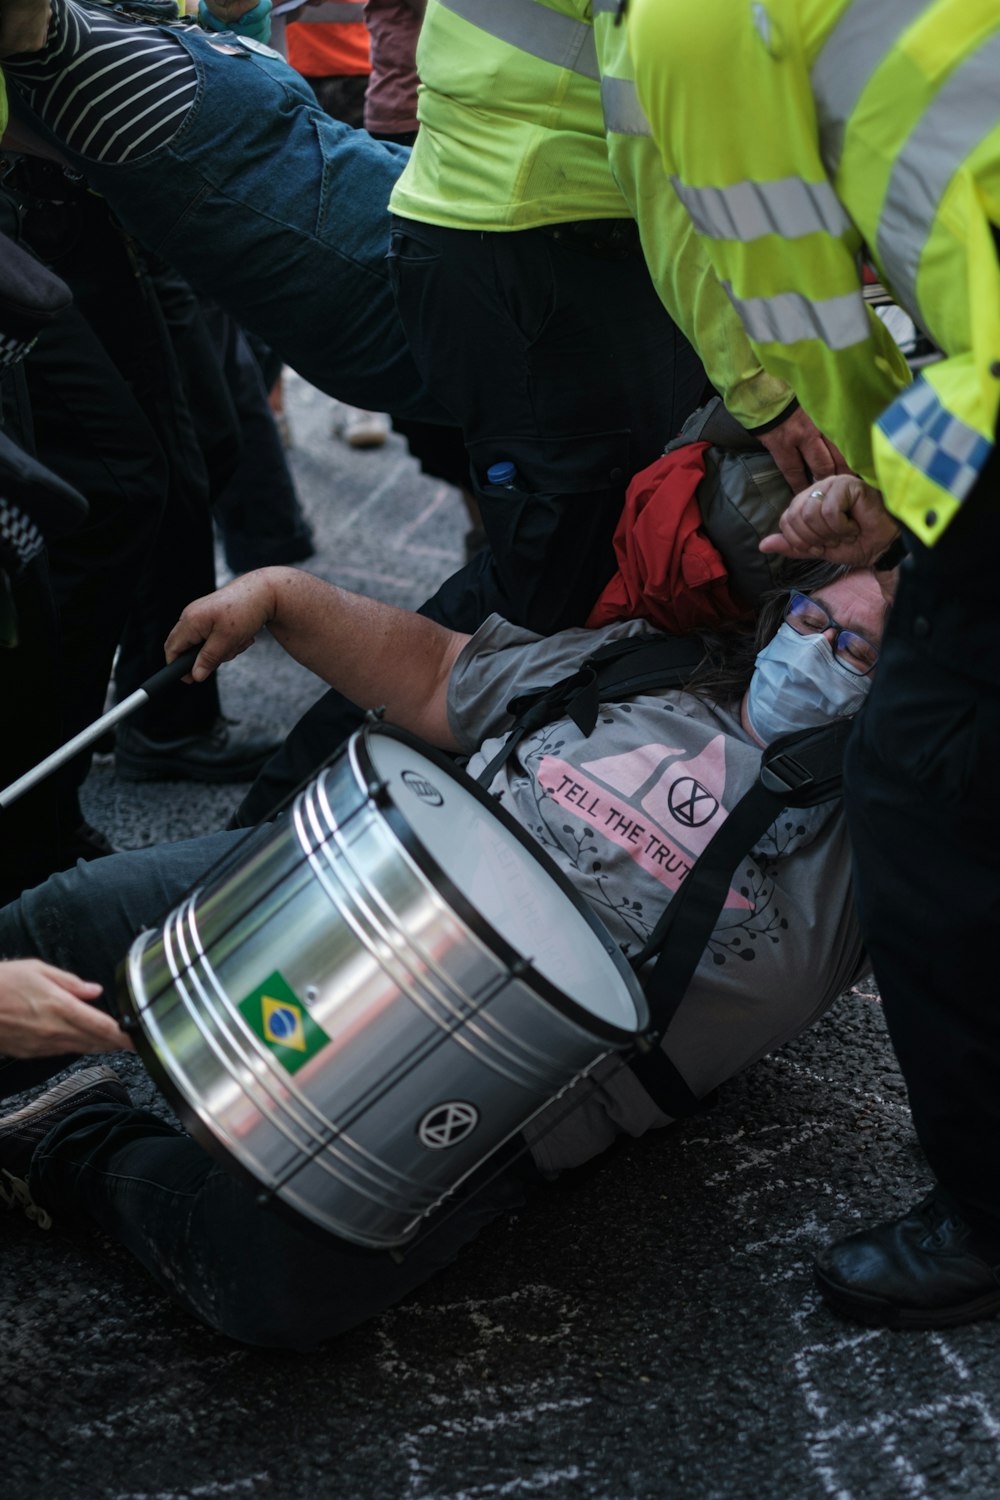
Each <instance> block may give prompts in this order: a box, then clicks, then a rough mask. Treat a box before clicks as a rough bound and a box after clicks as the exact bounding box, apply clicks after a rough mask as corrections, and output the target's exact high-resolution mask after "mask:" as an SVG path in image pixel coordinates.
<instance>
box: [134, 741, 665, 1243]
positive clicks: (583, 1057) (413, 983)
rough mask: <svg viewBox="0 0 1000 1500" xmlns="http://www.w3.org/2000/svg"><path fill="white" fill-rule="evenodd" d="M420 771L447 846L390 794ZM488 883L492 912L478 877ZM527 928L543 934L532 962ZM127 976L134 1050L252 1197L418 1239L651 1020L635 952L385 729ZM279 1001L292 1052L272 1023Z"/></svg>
mask: <svg viewBox="0 0 1000 1500" xmlns="http://www.w3.org/2000/svg"><path fill="white" fill-rule="evenodd" d="M387 766H388V774H385V773H386V770H387ZM401 766H402V767H403V769H402V770H400V767H401ZM407 778H412V784H413V785H414V786H416V787H417V789H418V792H420V795H421V797H422V799H424V800H425V801H429V802H430V803H431V806H432V814H431V815H430V816H431V817H432V818H433V817H436V816H437V808H436V807H435V806H434V803H433V797H439V798H440V811H441V821H440V823H439V824H435V823H434V822H433V821H431V822H428V823H427V824H426V829H427V830H429V836H430V842H431V843H432V844H436V845H438V846H439V847H436V848H428V840H427V839H426V838H424V837H421V836H417V835H415V834H414V830H413V816H414V812H416V814H417V821H418V822H422V820H423V817H424V815H423V812H422V810H421V809H420V808H418V807H417V805H416V803H413V802H412V801H411V802H410V804H409V806H410V812H409V813H408V812H406V811H404V810H401V804H406V803H407V799H408V798H409V797H410V791H409V789H408V788H409V783H407V782H406V779H407ZM404 783H405V784H404ZM428 787H429V788H430V792H427V791H426V788H428ZM421 788H423V789H425V790H421ZM442 789H443V790H442ZM439 828H440V830H442V831H441V832H440V833H439V832H438V831H437V830H438V829H439ZM456 829H458V830H460V832H459V833H458V834H456V833H455V830H456ZM470 829H471V833H470ZM461 830H464V832H462V831H461ZM455 840H457V842H454V841H455ZM473 843H482V845H483V847H482V850H478V849H476V850H472V852H471V853H470V852H469V846H470V844H473ZM451 844H453V852H454V854H455V858H456V862H457V863H458V864H460V865H461V866H462V867H463V868H462V871H461V874H460V876H459V877H458V878H453V875H452V874H451V873H449V870H448V868H447V866H448V864H449V863H450V862H451V860H450V857H449V855H450V852H451V850H450V845H451ZM480 855H482V858H481V857H480ZM442 856H443V859H442ZM484 861H485V863H484ZM508 866H509V867H510V871H511V873H510V877H509V879H508V877H507V875H506V873H505V870H506V868H507V867H508ZM484 871H485V874H484ZM470 872H471V873H470ZM484 880H485V881H486V887H487V888H488V887H489V886H490V884H491V882H495V884H496V886H497V889H498V890H499V895H498V896H497V898H496V899H497V904H498V906H499V907H502V908H503V910H502V912H501V919H500V921H499V924H498V925H496V924H495V923H494V921H493V920H491V914H490V912H489V911H486V912H484V911H483V910H482V909H481V907H480V906H476V905H474V904H473V903H472V902H471V901H470V899H469V896H468V894H467V889H466V888H467V887H468V886H470V885H475V886H477V887H478V888H479V889H480V893H482V891H483V889H484V886H483V881H484ZM501 887H502V889H500V888H501ZM486 895H487V901H488V902H489V900H490V899H492V898H491V897H490V896H489V890H488V889H487V890H486ZM536 905H538V906H539V907H540V911H539V912H538V913H536V912H535V910H534V907H535V906H536ZM512 913H513V915H511V914H512ZM553 914H555V918H554V916H553ZM564 927H565V929H566V931H565V932H563V931H562V929H563V928H564ZM511 928H513V929H514V932H515V936H523V937H525V939H526V941H525V942H524V943H522V944H520V945H518V944H517V943H516V942H515V943H512V942H511V940H510V937H509V932H510V929H511ZM505 929H506V930H505ZM527 940H530V947H531V949H532V951H529V952H525V951H523V948H524V947H526V946H528V945H529V944H528V941H527ZM537 946H540V947H541V948H543V949H551V950H552V951H547V952H546V957H545V963H544V965H543V966H542V967H541V968H539V967H538V966H537V965H536V962H535V957H536V955H535V952H534V950H535V948H536V947H537ZM564 966H565V967H566V968H568V969H571V970H573V972H574V973H575V975H576V977H577V983H578V984H580V985H583V986H584V987H586V986H587V985H589V984H591V983H593V982H594V981H593V979H592V978H591V977H590V976H593V975H594V972H595V969H596V971H597V976H598V983H599V985H600V986H601V987H603V985H604V984H605V983H606V984H607V985H608V986H609V987H614V986H617V990H616V992H615V994H614V997H613V1000H612V1001H610V1002H609V1007H608V1009H607V1010H604V1004H603V1000H599V1001H598V1002H597V1010H598V1011H604V1013H603V1014H601V1013H595V1010H594V1009H590V1008H588V1007H587V1006H586V1005H581V1004H580V1003H578V1001H577V1000H575V999H574V998H573V997H572V995H571V994H569V993H566V992H564V991H563V990H562V988H561V986H560V985H559V984H557V983H556V982H554V979H553V977H552V976H553V974H557V973H559V971H560V970H561V969H562V968H563V967H564ZM602 966H603V970H604V971H606V972H602ZM585 973H586V975H587V976H588V977H586V978H585V977H584V975H585ZM121 980H122V984H121V988H122V990H123V1000H124V1005H125V1008H126V1009H130V1010H131V1011H132V1012H133V1013H134V1015H135V1016H136V1017H137V1019H138V1021H139V1027H140V1029H139V1033H138V1037H137V1041H138V1045H139V1049H140V1051H141V1053H142V1054H143V1056H144V1058H145V1059H146V1061H147V1063H148V1064H149V1066H150V1068H151V1071H152V1072H153V1073H154V1076H156V1077H157V1079H158V1081H159V1082H160V1083H161V1086H162V1087H163V1088H164V1090H165V1092H166V1093H167V1095H168V1097H169V1098H170V1099H171V1100H172V1101H173V1102H174V1103H175V1105H176V1106H177V1108H178V1111H179V1113H180V1115H181V1118H182V1119H183V1120H184V1123H185V1124H186V1125H187V1126H188V1128H189V1129H190V1130H191V1131H192V1134H194V1135H195V1137H196V1138H197V1139H198V1140H199V1141H200V1142H201V1143H202V1144H203V1145H205V1146H206V1147H207V1148H208V1149H210V1150H211V1151H213V1152H214V1153H215V1154H217V1155H219V1156H220V1157H221V1158H222V1159H223V1160H224V1161H226V1162H228V1163H229V1164H230V1165H234V1166H236V1167H238V1168H239V1169H242V1171H243V1172H245V1173H247V1174H249V1176H250V1177H251V1178H252V1180H253V1182H254V1183H255V1184H256V1185H257V1186H258V1189H259V1191H260V1192H261V1195H262V1198H263V1199H272V1198H273V1199H277V1200H278V1201H280V1202H281V1203H282V1204H284V1205H286V1206H287V1207H289V1208H291V1209H293V1210H295V1211H297V1212H298V1213H300V1214H302V1215H304V1216H305V1217H306V1218H307V1219H308V1220H310V1221H311V1222H313V1223H314V1224H317V1225H319V1226H321V1227H322V1228H324V1229H327V1230H329V1231H331V1232H333V1233H335V1234H337V1235H340V1236H342V1237H344V1238H345V1239H348V1240H351V1241H353V1242H354V1243H356V1244H359V1245H363V1246H369V1247H393V1246H398V1245H402V1244H404V1243H406V1241H407V1240H409V1239H410V1238H412V1236H413V1235H414V1234H415V1233H416V1231H417V1230H418V1229H419V1227H420V1223H421V1220H422V1219H423V1218H424V1217H425V1216H426V1215H427V1214H428V1213H429V1212H430V1211H431V1210H432V1209H433V1208H435V1207H436V1206H437V1205H438V1204H439V1203H441V1201H442V1199H444V1198H445V1197H447V1195H448V1194H449V1193H450V1192H452V1191H453V1190H454V1189H455V1187H457V1186H458V1184H459V1183H460V1182H462V1181H463V1180H464V1179H465V1178H466V1177H467V1176H468V1175H469V1174H470V1173H471V1172H473V1171H474V1170H475V1169H476V1168H477V1167H478V1166H479V1165H480V1164H481V1163H482V1162H483V1161H484V1160H485V1159H486V1158H487V1157H488V1156H490V1155H491V1154H492V1153H493V1152H494V1151H495V1150H497V1149H498V1148H499V1147H500V1146H501V1145H502V1144H503V1143H504V1142H505V1141H507V1140H508V1139H509V1138H510V1137H511V1136H512V1135H514V1134H515V1133H516V1132H517V1131H518V1130H519V1129H520V1128H521V1127H522V1126H523V1125H525V1124H526V1123H527V1121H528V1120H529V1119H530V1118H531V1117H532V1116H533V1115H534V1114H536V1113H537V1111H538V1110H540V1109H542V1108H544V1107H545V1106H546V1105H547V1104H548V1103H550V1102H551V1100H552V1099H553V1098H554V1097H555V1096H557V1095H558V1094H559V1093H561V1092H562V1091H563V1090H564V1089H566V1088H567V1087H568V1086H569V1085H570V1084H571V1083H573V1082H574V1081H575V1079H577V1078H578V1077H579V1076H580V1075H581V1074H584V1073H586V1072H587V1071H588V1070H589V1069H590V1068H591V1067H592V1066H593V1065H594V1064H595V1063H596V1062H597V1061H598V1060H599V1059H600V1058H601V1057H603V1056H605V1055H606V1054H607V1053H608V1052H609V1051H610V1050H613V1049H616V1048H623V1047H625V1046H627V1045H629V1044H630V1043H633V1042H634V1041H635V1040H636V1037H637V1035H638V1034H639V1033H640V1032H642V1031H643V1030H644V1029H645V1028H646V1026H647V1025H648V1017H647V1012H646V1007H645V1001H644V998H643V996H642V992H641V989H640V987H639V985H638V982H637V980H636V979H635V977H634V975H633V974H632V971H631V970H630V968H629V967H628V964H627V963H626V961H625V960H624V958H622V956H621V954H620V953H619V951H618V949H617V947H616V946H615V944H614V941H613V939H612V938H611V937H610V935H609V934H608V933H607V932H606V930H605V929H604V927H603V925H602V924H601V923H600V921H599V919H598V918H597V917H596V916H595V915H594V914H593V913H592V912H591V910H590V908H589V907H587V906H586V905H585V903H584V902H583V901H582V900H581V899H580V898H579V897H578V896H577V895H576V893H575V892H573V890H572V888H571V887H570V886H569V884H568V882H566V880H565V878H564V877H563V876H562V875H561V874H560V872H558V871H557V870H556V869H555V867H554V866H552V865H550V864H549V862H548V861H547V860H546V859H545V858H544V857H543V856H541V854H540V851H539V850H538V849H537V847H536V846H535V845H534V844H533V843H532V842H531V841H530V840H528V839H527V838H526V836H525V835H524V834H523V832H522V831H521V829H520V828H519V827H518V826H517V825H516V824H515V823H514V822H513V820H512V819H510V818H509V817H508V816H507V815H506V814H505V813H502V812H501V810H500V809H498V808H497V806H496V804H495V803H493V802H492V801H491V800H490V799H487V798H486V797H485V795H484V794H483V793H482V792H481V790H480V789H479V788H478V787H476V786H475V784H474V783H473V782H471V781H470V780H469V779H468V778H467V777H464V776H463V775H462V774H461V773H459V772H457V771H456V770H455V768H454V767H453V766H452V765H451V764H450V762H447V761H446V760H445V759H444V758H443V757H439V756H437V755H436V754H435V753H434V752H431V751H429V750H428V749H427V747H425V746H422V745H418V744H417V742H416V741H413V740H411V739H409V738H408V737H407V736H405V735H403V734H402V733H400V732H397V731H392V730H386V729H382V728H380V727H379V728H376V727H369V728H366V729H364V730H360V731H358V733H357V734H355V735H354V736H353V737H352V739H351V741H350V743H349V745H348V747H347V749H346V750H345V751H344V753H343V754H342V755H341V756H340V757H339V759H338V760H337V761H336V762H335V763H334V764H333V765H332V766H330V767H329V768H328V769H327V770H325V771H323V772H322V773H321V774H320V775H319V776H318V777H317V779H316V780H315V781H314V782H313V783H312V784H311V785H310V786H309V787H307V788H306V789H305V790H304V791H303V792H301V793H300V794H299V796H298V797H297V799H296V801H295V803H294V805H293V807H292V809H291V812H290V815H289V816H287V817H286V818H285V819H283V820H282V821H281V822H279V823H276V824H275V825H274V827H273V829H272V830H271V831H270V832H269V833H268V832H263V833H262V832H260V831H258V833H257V835H256V836H255V838H254V840H253V841H252V847H251V848H250V849H249V850H248V851H247V852H245V853H243V854H240V853H239V852H237V855H236V857H235V858H234V859H233V860H230V861H228V862H227V863H226V865H225V866H224V867H222V868H221V869H220V870H217V871H215V872H210V875H209V878H208V879H207V880H206V883H205V884H204V885H202V886H201V887H199V888H198V889H196V890H195V891H193V892H192V893H191V894H190V895H189V896H188V897H187V899H186V900H185V901H183V902H182V903H181V904H180V905H179V906H178V907H177V908H176V909H175V910H174V911H173V912H171V914H170V915H169V917H168V918H167V919H166V921H165V922H164V923H163V924H162V926H161V927H159V928H158V929H153V930H150V931H146V932H143V933H141V934H140V935H139V937H137V938H136V940H135V942H134V943H133V945H132V947H131V949H130V951H129V953H128V955H127V957H126V960H125V962H124V964H123V967H122V974H121ZM282 986H284V988H282ZM272 992H273V994H272ZM594 993H595V995H597V994H598V993H599V991H598V990H597V989H595V990H594ZM287 995H290V996H291V997H292V999H290V1000H288V999H286V998H284V997H286V996H287ZM275 996H276V997H277V998H276V999H275V998H274V997H275ZM247 997H251V999H250V1001H248V1000H247ZM258 1000H259V1004H260V1006H261V1007H263V1006H266V1005H267V1006H270V1007H271V1009H270V1011H269V1012H268V1016H269V1017H270V1020H266V1019H265V1020H264V1021H260V1020H258V1019H257V1010H256V1007H257V1005H258ZM263 1014H264V1012H263V1010H262V1011H261V1015H263ZM248 1015H249V1016H252V1018H253V1019H252V1020H248V1019H247V1017H248ZM276 1017H277V1019H280V1020H281V1023H282V1026H284V1027H287V1026H289V1025H292V1026H293V1031H292V1032H290V1033H288V1034H289V1035H291V1036H292V1037H293V1041H294V1043H295V1045H300V1047H301V1051H300V1052H299V1053H293V1052H292V1050H291V1048H290V1047H285V1046H284V1045H283V1044H281V1045H279V1044H277V1043H276V1042H275V1041H274V1038H273V1037H272V1036H271V1035H270V1033H269V1032H268V1026H270V1025H272V1024H274V1025H276V1024H277V1020H276V1019H275V1018H276ZM290 1017H291V1021H290V1020H289V1018H290ZM262 1027H263V1033H262ZM294 1028H297V1030H296V1029H294ZM317 1028H318V1032H317V1031H316V1029H317ZM314 1033H315V1034H316V1035H318V1036H319V1037H321V1038H322V1041H321V1042H319V1043H317V1044H316V1050H314V1051H312V1050H309V1049H311V1048H312V1047H313V1045H314Z"/></svg>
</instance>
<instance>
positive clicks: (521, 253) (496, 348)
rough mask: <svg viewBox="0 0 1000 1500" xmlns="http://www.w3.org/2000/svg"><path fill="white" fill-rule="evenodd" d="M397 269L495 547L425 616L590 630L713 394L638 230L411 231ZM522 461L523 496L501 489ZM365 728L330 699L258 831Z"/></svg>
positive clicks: (283, 765)
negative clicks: (639, 483) (663, 462)
mask: <svg viewBox="0 0 1000 1500" xmlns="http://www.w3.org/2000/svg"><path fill="white" fill-rule="evenodd" d="M389 271H390V276H391V279H392V282H393V290H394V292H395V294H396V302H397V306H398V308H399V311H400V315H401V317H402V320H403V325H404V327H405V329H406V335H407V339H408V341H409V344H410V350H411V352H412V354H413V358H414V362H415V363H416V365H417V368H418V370H419V371H420V375H421V377H422V379H423V381H424V384H425V386H426V388H427V390H428V391H429V392H430V394H431V395H432V396H433V397H434V398H435V400H436V401H438V402H439V403H440V404H441V405H442V406H443V407H445V409H446V410H447V411H448V412H449V413H450V414H451V416H452V417H453V419H454V421H455V423H456V424H457V425H458V426H459V427H460V428H461V429H462V432H463V436H464V439H465V446H466V450H467V452H468V455H469V460H470V476H471V477H470V483H471V487H472V490H473V492H474V494H475V496H476V499H477V500H478V502H479V508H480V511H481V513H482V518H483V528H484V530H485V532H486V536H487V540H488V542H489V548H488V549H486V550H485V551H484V552H483V553H481V554H480V555H479V557H477V558H476V559H475V560H474V562H472V563H470V564H469V565H467V567H466V568H464V569H463V570H461V572H459V573H457V574H455V575H454V577H453V578H451V579H449V580H448V581H447V582H446V583H445V584H443V585H442V587H441V588H440V589H439V590H438V592H437V593H436V594H435V595H434V597H433V598H432V599H430V600H428V601H427V603H426V604H425V605H423V606H422V608H421V613H422V614H427V615H429V616H430V617H431V618H432V619H435V620H438V621H440V622H441V623H443V624H445V625H449V626H451V627H452V628H453V629H456V630H469V631H471V630H475V629H476V628H477V626H478V625H480V624H481V623H482V621H483V620H484V619H485V618H486V617H487V615H489V614H490V613H491V612H493V611H494V610H495V611H497V612H498V613H500V614H502V615H504V616H505V617H506V618H507V619H509V620H513V621H515V622H516V623H517V624H522V625H527V626H529V627H530V628H531V629H533V630H538V631H541V632H543V633H545V634H548V633H550V632H552V631H556V630H561V629H563V628H565V627H566V626H568V625H579V624H582V623H583V621H584V620H585V619H586V617H587V615H588V613H589V611H590V608H591V606H592V604H593V603H594V601H595V599H596V598H597V595H598V594H599V592H600V590H601V589H602V588H603V587H604V585H605V583H606V582H607V581H608V579H609V578H610V576H611V574H612V572H613V570H614V551H613V547H612V537H613V534H614V530H615V527H616V525H617V523H618V518H619V516H620V515H621V510H622V505H623V503H624V499H625V491H626V489H627V487H628V483H629V481H630V479H631V478H632V476H633V474H635V473H636V472H637V471H638V470H639V469H643V468H645V467H646V465H647V464H650V463H652V462H653V460H654V459H655V458H657V457H658V456H659V455H660V453H662V451H663V447H664V444H665V443H667V442H669V440H670V439H671V438H672V437H674V436H676V434H677V432H678V430H679V428H680V427H681V425H682V423H683V422H684V419H685V418H686V417H687V416H688V414H689V413H690V412H691V411H692V410H693V409H694V408H695V407H696V406H697V405H698V403H699V402H700V401H701V400H702V399H703V396H704V394H705V374H704V370H703V369H702V366H701V363H700V361H699V359H698V357H697V355H696V354H695V352H694V350H693V349H692V348H691V346H690V344H688V342H687V341H686V339H685V338H684V337H683V335H682V334H681V333H680V331H679V330H678V329H677V327H676V325H675V324H674V323H673V321H672V319H671V318H670V316H669V314H668V313H667V311H666V309H665V308H664V306H663V304H662V302H661V301H660V299H659V297H658V296H657V294H656V291H655V289H654V287H653V283H652V281H651V280H650V277H649V272H648V271H647V270H646V264H645V261H644V260H643V257H642V254H641V251H640V249H639V246H638V240H637V238H636V236H635V226H634V225H633V224H632V221H631V220H629V221H625V222H624V224H622V223H619V221H617V220H609V221H603V222H602V221H597V222H596V223H595V224H594V226H592V228H591V229H590V230H589V231H584V232H577V231H576V230H570V229H568V228H565V229H562V230H561V232H560V233H559V234H558V236H557V235H554V234H553V233H551V232H547V231H543V230H535V229H527V230H517V231H514V232H512V233H504V234H500V233H495V234H494V233H478V232H474V231H470V230H458V229H442V228H439V227H437V226H435V225H429V224H416V223H413V222H411V221H409V220H403V219H394V220H393V230H392V234H391V237H390V246H389ZM504 459H509V460H510V461H512V462H513V463H514V464H515V466H516V469H517V474H518V479H517V481H516V483H515V484H514V485H513V486H512V487H509V488H506V487H505V488H498V487H496V486H494V485H490V484H488V483H487V482H486V471H487V469H488V468H489V467H490V465H491V464H494V463H497V462H499V461H501V460H504ZM358 722H359V716H358V715H357V712H356V710H355V711H352V710H351V709H350V706H349V705H347V704H346V700H344V699H343V698H340V697H339V695H334V694H329V695H327V697H325V698H323V699H321V700H320V702H319V703H318V704H316V705H315V706H314V707H313V709H312V710H310V712H309V714H307V715H306V717H305V718H304V719H302V720H301V721H300V722H299V724H298V725H296V727H295V729H294V730H293V731H292V735H291V736H290V738H289V740H288V741H287V742H286V745H285V747H284V748H283V750H282V751H281V752H280V753H279V755H278V756H277V757H275V759H274V760H273V761H272V762H271V763H270V764H269V765H268V766H266V767H265V769H264V771H263V772H262V773H261V777H260V778H259V780H258V782H257V783H255V785H254V787H252V788H251V791H250V793H249V795H248V797H247V798H246V800H245V801H244V803H243V806H242V807H241V809H240V812H239V814H238V819H239V821H240V822H241V823H243V824H246V825H248V826H249V825H251V824H253V823H254V822H256V821H257V820H258V819H260V818H262V817H265V816H267V814H268V813H269V812H270V811H271V809H272V808H273V806H274V805H275V802H276V801H277V800H278V799H279V798H280V797H281V796H282V795H286V794H287V793H288V792H289V791H290V790H291V789H292V787H294V786H295V785H296V784H298V782H300V781H301V780H302V779H303V778H305V777H307V776H308V775H309V773H310V771H312V770H313V769H314V768H315V767H316V766H317V765H318V764H319V763H320V762H321V761H322V760H323V759H324V757H326V756H327V755H329V754H330V752H331V751H332V750H334V749H335V748H336V746H337V745H338V744H340V743H341V741H342V740H343V739H344V737H345V736H346V735H347V734H349V733H350V732H351V730H352V729H353V728H354V727H355V726H356V724H357V723H358Z"/></svg>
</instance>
